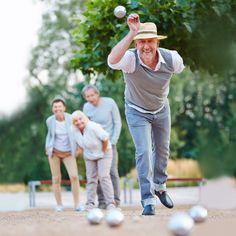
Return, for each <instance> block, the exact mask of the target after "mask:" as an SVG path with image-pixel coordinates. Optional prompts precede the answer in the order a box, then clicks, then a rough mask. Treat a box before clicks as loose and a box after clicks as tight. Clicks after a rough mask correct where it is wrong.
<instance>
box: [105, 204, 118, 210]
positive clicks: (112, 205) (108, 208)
mask: <svg viewBox="0 0 236 236" xmlns="http://www.w3.org/2000/svg"><path fill="white" fill-rule="evenodd" d="M106 209H107V210H113V209H116V206H115V204H113V203H111V204H109V205H108V206H107V208H106Z"/></svg>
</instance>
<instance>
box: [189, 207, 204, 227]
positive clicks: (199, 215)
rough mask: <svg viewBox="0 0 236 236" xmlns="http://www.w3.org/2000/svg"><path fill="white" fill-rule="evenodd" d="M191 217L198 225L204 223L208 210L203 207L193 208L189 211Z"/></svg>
mask: <svg viewBox="0 0 236 236" xmlns="http://www.w3.org/2000/svg"><path fill="white" fill-rule="evenodd" d="M189 214H190V216H191V217H192V219H193V220H194V221H195V222H196V223H200V222H203V221H205V220H206V219H207V215H208V212H207V209H206V208H204V207H202V206H199V205H197V206H193V207H192V208H191V209H190V211H189Z"/></svg>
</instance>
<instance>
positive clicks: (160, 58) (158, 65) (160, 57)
mask: <svg viewBox="0 0 236 236" xmlns="http://www.w3.org/2000/svg"><path fill="white" fill-rule="evenodd" d="M157 53H158V55H159V61H158V63H157V65H156V68H155V70H154V71H157V70H159V69H160V67H161V63H163V64H166V61H165V60H164V58H163V56H162V55H161V52H160V50H159V49H157ZM137 54H138V59H139V61H140V64H141V65H142V66H145V67H147V68H149V69H150V67H149V66H147V65H145V64H144V63H143V62H142V60H141V58H140V56H139V52H138V51H137Z"/></svg>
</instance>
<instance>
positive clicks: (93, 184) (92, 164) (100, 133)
mask: <svg viewBox="0 0 236 236" xmlns="http://www.w3.org/2000/svg"><path fill="white" fill-rule="evenodd" d="M72 120H73V133H74V138H75V141H76V143H77V145H78V146H79V147H80V148H81V150H83V155H84V160H85V167H86V177H87V203H86V209H87V210H89V209H92V208H94V207H95V199H96V191H97V184H98V180H99V181H100V183H101V187H102V191H103V193H104V197H105V201H106V205H107V209H111V208H115V205H114V202H115V201H114V191H113V188H112V182H111V178H110V168H111V162H112V147H111V143H110V141H109V134H108V133H107V132H106V131H105V130H104V129H103V128H102V127H101V125H99V124H97V123H95V122H93V121H90V120H89V119H88V117H87V116H86V115H85V114H84V113H83V112H82V111H75V112H73V113H72Z"/></svg>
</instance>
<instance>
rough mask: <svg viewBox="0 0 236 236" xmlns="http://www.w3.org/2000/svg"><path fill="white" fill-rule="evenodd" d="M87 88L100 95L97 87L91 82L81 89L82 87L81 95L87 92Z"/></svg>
mask: <svg viewBox="0 0 236 236" xmlns="http://www.w3.org/2000/svg"><path fill="white" fill-rule="evenodd" d="M89 89H92V90H93V91H94V92H95V93H97V94H98V95H100V92H99V90H98V88H97V87H96V86H95V85H92V84H87V85H86V86H85V87H84V88H83V89H82V95H83V96H84V95H85V92H87V91H88V90H89Z"/></svg>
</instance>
